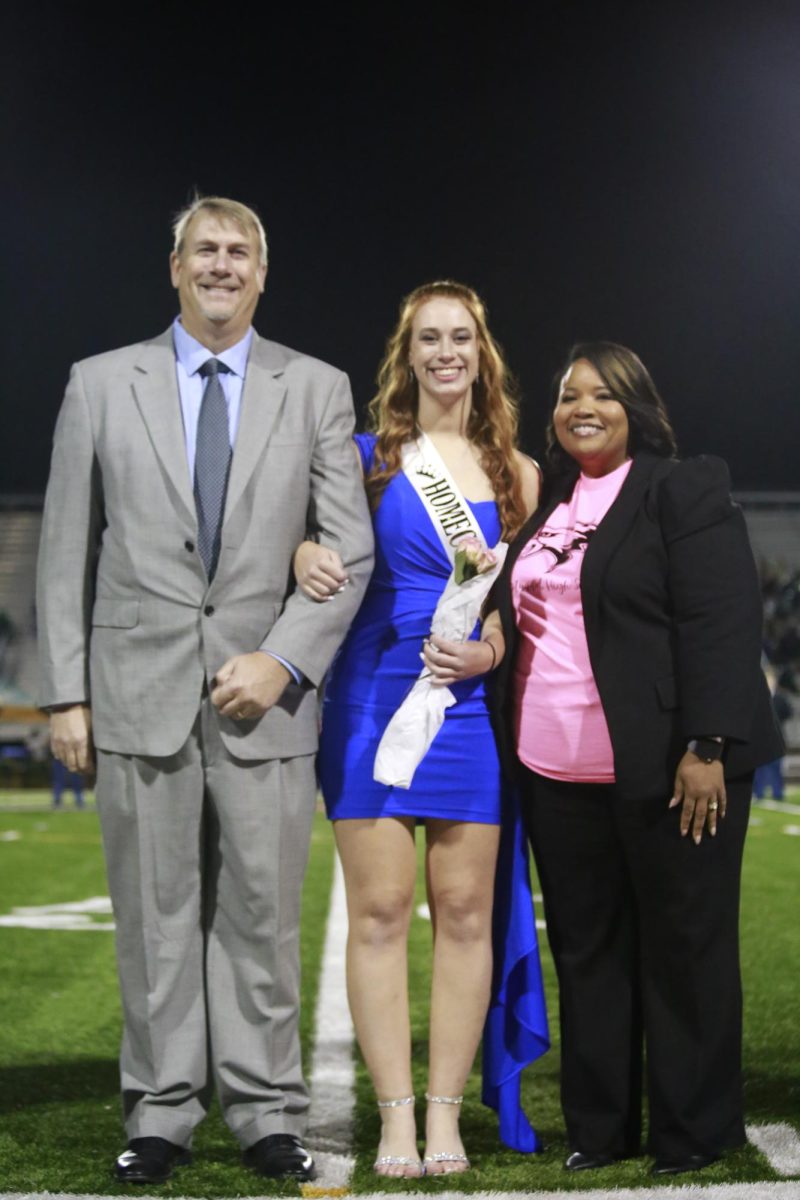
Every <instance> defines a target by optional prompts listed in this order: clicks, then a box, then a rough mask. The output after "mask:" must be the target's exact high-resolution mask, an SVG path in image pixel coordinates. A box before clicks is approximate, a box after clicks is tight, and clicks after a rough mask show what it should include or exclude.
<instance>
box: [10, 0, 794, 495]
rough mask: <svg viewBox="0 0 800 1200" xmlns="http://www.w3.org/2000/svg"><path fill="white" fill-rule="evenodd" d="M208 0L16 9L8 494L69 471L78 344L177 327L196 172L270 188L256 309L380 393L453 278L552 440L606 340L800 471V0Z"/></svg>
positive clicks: (681, 396) (741, 472)
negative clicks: (558, 411) (266, 267)
mask: <svg viewBox="0 0 800 1200" xmlns="http://www.w3.org/2000/svg"><path fill="white" fill-rule="evenodd" d="M203 11H204V10H202V9H201V8H200V7H198V6H194V5H170V4H166V5H159V6H156V5H149V4H139V5H137V6H128V7H127V8H124V7H121V6H120V7H113V6H107V7H106V8H101V7H100V6H97V5H86V4H80V3H78V4H63V3H58V4H56V3H46V2H41V3H36V2H34V3H29V4H28V5H27V6H24V7H23V6H15V9H14V13H13V15H12V16H11V17H6V19H5V26H6V29H5V45H6V49H5V51H4V55H5V58H6V63H5V66H4V68H3V79H4V83H5V85H6V89H7V98H6V104H5V106H4V107H5V110H6V117H5V126H4V131H3V147H2V149H3V161H4V164H5V165H6V167H7V168H9V167H10V168H11V170H10V171H9V172H8V173H7V176H6V177H7V184H6V189H5V196H4V198H5V201H6V205H5V208H6V221H5V223H4V225H5V234H6V238H5V244H6V250H5V258H6V263H7V268H6V271H5V296H6V299H5V305H4V311H5V319H4V321H3V325H2V328H3V331H4V335H5V336H4V338H3V358H4V362H5V364H6V366H7V367H8V366H9V364H10V370H6V372H5V375H6V379H5V383H4V388H5V389H7V391H6V395H5V397H4V409H5V410H6V415H5V416H4V428H5V430H6V441H5V453H4V455H3V469H4V479H3V482H2V483H1V484H0V491H2V492H15V491H16V492H21V491H25V492H29V491H39V490H41V489H42V488H43V486H44V483H45V479H46V473H47V463H48V458H49V449H50V434H51V430H52V425H53V421H54V419H55V414H56V411H57V408H58V405H59V403H60V399H61V395H62V393H63V388H64V383H65V381H66V375H67V371H68V368H69V364H70V362H71V361H73V360H74V359H77V358H81V357H85V356H86V355H89V354H93V353H95V352H98V351H101V350H107V349H110V348H112V347H114V346H119V345H124V344H126V343H128V342H133V341H138V340H140V339H142V338H146V337H149V336H151V335H153V334H155V333H157V332H159V331H160V330H161V329H162V328H164V327H165V326H166V325H167V324H168V322H169V321H170V320H171V318H172V316H173V314H174V311H175V303H174V295H173V293H172V290H171V288H170V286H169V279H168V274H167V257H168V253H169V249H170V235H169V219H170V216H171V214H172V213H173V212H174V211H175V209H177V208H179V207H180V206H181V205H182V203H183V202H184V201H185V200H186V199H187V198H188V195H189V193H190V192H191V190H192V189H193V187H194V186H198V187H199V188H200V189H201V190H202V191H204V192H215V191H216V192H221V193H223V194H227V195H232V196H235V197H236V198H238V199H241V200H244V201H246V202H249V203H252V204H253V205H254V206H255V207H256V208H257V209H258V210H259V211H260V213H261V215H262V216H263V218H264V221H265V224H266V226H267V232H268V235H269V237H270V245H271V265H270V274H269V278H268V280H267V293H266V296H265V298H264V300H263V301H262V304H261V307H260V309H259V312H258V314H257V317H256V324H257V327H258V328H259V330H260V331H261V332H262V333H264V334H266V335H267V336H270V337H273V338H275V339H276V340H278V341H283V342H286V343H288V344H289V345H293V346H296V347H297V348H299V349H301V350H304V351H306V352H308V353H311V354H316V355H318V356H319V357H321V358H325V359H328V360H329V361H332V362H334V363H336V364H337V365H338V366H341V367H343V368H344V369H345V370H347V371H349V373H350V375H351V378H352V381H353V390H354V395H355V398H356V401H357V404H358V405H359V406H363V405H364V404H365V403H366V401H367V400H368V399H369V397H370V395H371V388H372V379H373V377H374V373H375V369H376V366H377V363H378V360H379V358H380V355H381V352H382V349H383V344H384V341H385V338H386V336H387V334H388V332H389V330H390V328H391V326H392V324H393V322H394V319H395V314H396V310H397V305H398V302H399V300H400V297H401V296H402V295H403V294H404V293H405V292H407V291H408V290H410V289H411V288H412V287H414V286H416V285H417V284H419V283H421V282H423V281H425V280H426V279H430V278H437V277H439V278H440V277H442V276H451V277H455V278H457V279H461V280H464V281H465V282H468V283H471V284H473V285H474V286H475V287H477V288H478V290H479V291H480V292H481V293H482V294H483V295H484V297H485V299H486V300H487V302H488V304H489V308H490V314H491V321H492V327H493V330H494V332H495V334H496V336H497V337H498V338H499V340H500V341H501V342H502V344H503V345H504V346H505V349H506V351H507V355H508V358H509V361H510V363H511V365H512V367H513V369H514V370H515V372H516V373H517V376H518V378H519V380H520V383H521V389H522V395H523V413H524V441H525V444H526V447H527V448H528V449H530V450H531V451H532V452H534V453H537V452H539V451H540V450H541V431H542V429H543V426H544V421H545V415H546V411H547V404H548V396H549V381H550V378H551V376H552V373H553V371H554V370H555V368H556V367H557V366H558V364H559V362H560V360H561V359H562V357H563V355H564V353H565V351H566V350H567V348H568V346H569V344H570V343H571V342H572V341H573V340H575V339H577V338H586V337H607V338H611V339H614V340H616V341H621V342H624V343H626V344H628V345H630V346H632V347H633V348H634V349H635V350H637V351H638V352H639V353H640V355H641V356H642V358H643V359H644V361H645V362H646V363H647V365H648V366H649V367H650V369H651V371H652V373H653V375H654V376H655V379H656V382H657V383H658V385H659V386H660V388H661V391H662V393H663V394H664V396H665V399H666V400H667V403H668V406H669V409H670V412H671V415H672V417H673V421H674V424H675V426H676V430H677V433H678V438H679V442H680V445H681V449H682V452H683V453H684V454H691V453H699V452H703V451H708V452H714V453H719V454H722V455H723V456H724V457H725V458H727V459H728V461H729V462H730V464H731V467H732V471H733V477H734V484H735V486H736V487H738V488H740V489H741V488H756V487H762V488H773V489H774V488H797V487H798V486H800V473H799V472H798V470H797V467H796V460H797V454H798V448H799V447H800V405H798V403H797V401H796V397H795V392H796V390H797V383H798V377H800V350H799V349H798V347H799V346H800V319H799V318H800V301H799V300H798V285H797V280H798V267H800V67H798V64H800V9H798V6H797V5H796V4H785V5H779V4H771V3H769V0H767V2H766V3H761V4H758V5H756V4H750V5H748V6H747V8H742V9H738V8H737V7H736V6H735V5H733V4H702V3H700V4H696V5H694V6H691V5H689V4H651V3H646V2H640V3H638V4H635V5H634V4H630V5H627V4H626V5H604V4H594V5H586V4H576V3H560V4H516V5H503V4H500V5H496V6H495V7H494V8H489V7H488V6H483V7H481V9H479V10H476V13H475V15H469V13H468V10H467V9H466V7H464V6H455V5H449V4H448V5H444V4H441V5H436V4H431V5H428V6H427V7H426V6H421V5H406V6H403V5H393V6H391V7H390V8H387V9H385V10H383V9H381V10H378V9H377V8H376V9H374V10H372V11H371V10H369V9H362V8H361V7H359V8H356V7H355V6H354V7H352V8H348V6H346V5H345V6H343V7H339V8H337V9H336V10H335V12H334V11H331V12H328V13H327V15H325V16H320V15H318V14H317V13H316V11H315V10H312V9H311V8H310V7H308V6H306V5H303V4H295V5H293V6H288V5H287V6H286V11H285V12H283V14H282V15H281V10H280V9H279V8H277V7H275V6H274V7H272V8H270V7H269V6H268V5H265V6H263V8H261V9H259V10H257V11H258V12H260V13H261V14H262V23H261V24H256V23H255V21H256V18H255V17H251V16H248V15H247V11H246V10H245V9H236V8H235V7H234V6H229V7H228V8H227V9H226V8H225V7H223V6H217V7H216V9H215V10H213V11H212V12H211V13H210V14H209V15H208V16H207V17H206V16H203V15H202V14H203ZM103 14H111V16H106V18H105V22H108V23H104V21H103ZM112 18H113V20H114V22H115V24H114V25H113V27H112V25H111V24H110V21H111V19H112ZM264 22H265V23H264ZM143 28H147V29H148V31H149V32H148V34H147V35H146V36H145V35H143V33H142V29H143ZM9 431H10V432H9Z"/></svg>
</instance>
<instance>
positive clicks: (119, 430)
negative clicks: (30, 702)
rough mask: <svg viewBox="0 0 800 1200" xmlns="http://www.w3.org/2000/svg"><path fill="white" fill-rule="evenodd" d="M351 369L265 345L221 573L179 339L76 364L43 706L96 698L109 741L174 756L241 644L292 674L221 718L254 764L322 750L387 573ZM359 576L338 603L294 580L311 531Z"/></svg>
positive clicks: (43, 602)
mask: <svg viewBox="0 0 800 1200" xmlns="http://www.w3.org/2000/svg"><path fill="white" fill-rule="evenodd" d="M352 430H353V411H352V401H351V398H350V388H349V384H348V381H347V377H346V376H345V375H343V374H342V373H341V372H340V371H337V370H336V369H335V368H333V367H330V366H328V365H327V364H325V363H322V362H319V361H318V360H316V359H313V358H309V357H308V356H306V355H302V354H298V353H296V352H295V351H293V350H289V349H287V348H286V347H285V346H280V345H278V344H277V343H275V342H269V341H265V340H264V339H262V338H259V337H258V336H257V335H256V336H255V337H254V339H253V343H252V347H251V351H250V358H249V361H248V366H247V375H246V379H245V385H244V391H243V395H242V408H241V414H240V420H239V429H238V432H237V437H236V445H235V447H234V453H233V461H232V464H231V472H230V479H229V484H228V493H227V499H226V504H225V516H224V520H223V527H222V539H221V541H222V545H221V551H220V558H219V564H218V567H217V572H216V575H215V576H214V579H213V581H212V583H211V585H210V586H209V585H208V582H207V579H206V575H205V572H204V569H203V565H202V562H201V560H200V557H199V554H198V552H197V550H196V542H197V518H196V513H195V503H194V497H193V494H192V481H191V480H190V478H189V469H188V464H187V459H186V449H185V442H184V434H183V426H182V421H181V410H180V402H179V396H178V386H177V379H176V370H175V355H174V350H173V344H172V333H171V330H168V331H167V332H166V333H164V334H162V335H161V336H160V337H158V338H156V339H155V340H154V341H151V342H145V343H141V344H139V345H135V346H128V347H125V348H124V349H121V350H115V351H112V352H111V353H108V354H102V355H98V356H97V357H95V358H90V359H87V360H85V361H84V362H81V363H78V364H77V365H76V366H74V367H73V369H72V373H71V376H70V381H69V384H68V387H67V392H66V396H65V399H64V404H63V406H62V409H61V413H60V415H59V419H58V423H57V426H56V432H55V442H54V450H53V461H52V469H51V475H50V483H49V486H48V491H47V499H46V502H45V513H44V523H43V530H42V540H41V549H40V556H39V577H38V594H37V606H38V620H39V646H40V669H41V694H40V698H39V701H40V703H41V704H42V705H43V706H50V705H55V704H63V703H73V702H79V701H85V702H88V703H91V706H92V718H93V731H94V739H95V743H96V745H97V746H98V747H99V748H101V749H105V750H113V751H116V752H118V753H123V754H139V755H167V754H172V753H174V752H175V751H177V750H178V749H179V748H180V747H181V746H182V745H183V743H184V741H185V740H186V738H187V737H188V734H189V731H190V729H191V727H192V724H193V722H194V719H195V716H196V714H197V709H198V705H199V702H200V697H201V693H202V690H203V681H204V679H205V680H206V681H207V682H208V684H209V685H210V683H211V680H212V679H213V677H214V673H215V671H216V670H217V669H218V668H219V667H220V666H221V665H222V664H223V663H224V662H225V660H226V659H228V658H229V657H230V656H231V655H233V654H241V653H246V652H249V651H252V650H256V649H259V648H260V649H264V650H271V651H274V652H275V653H276V654H278V655H280V656H281V657H283V658H285V659H286V660H288V661H289V662H291V663H293V664H294V665H295V666H296V667H297V668H299V670H300V671H302V672H303V674H304V676H305V677H306V684H305V685H303V686H301V685H297V684H294V683H292V684H290V685H289V687H288V688H287V690H286V692H285V693H284V695H283V697H282V699H281V701H280V703H279V704H278V705H276V706H275V708H273V709H272V710H270V711H269V712H268V713H267V714H266V715H265V716H264V717H263V718H262V719H261V720H259V721H245V722H241V721H232V720H228V719H225V718H221V721H220V723H221V727H222V737H223V740H224V742H225V744H226V746H227V748H228V750H229V751H230V752H231V753H233V754H235V755H236V756H238V757H240V758H245V759H268V758H278V757H279V758H288V757H292V756H294V755H299V754H309V753H313V752H314V750H315V749H316V744H317V715H316V696H315V693H314V690H313V685H316V684H318V683H319V682H320V681H321V680H322V678H323V676H324V674H325V671H326V670H327V667H328V665H329V663H330V660H331V658H332V657H333V654H334V653H335V651H336V649H337V647H338V645H339V643H340V642H341V640H342V638H343V637H344V635H345V633H346V631H347V628H348V626H349V624H350V621H351V620H352V618H353V616H354V615H355V612H356V610H357V608H358V605H359V603H360V601H361V597H362V595H363V591H364V588H365V586H366V583H367V580H368V578H369V574H370V571H371V569H372V528H371V523H370V518H369V514H368V511H367V506H366V502H365V498H364V489H363V484H362V481H361V479H360V476H359V471H358V466H357V463H356V459H355V456H354V453H353V447H352V443H351V436H352ZM309 529H310V530H316V531H319V534H320V540H321V541H323V542H325V543H326V544H329V545H331V546H334V547H335V548H336V549H338V551H339V553H340V554H341V556H342V559H343V560H344V562H345V565H346V567H347V570H348V572H349V575H350V580H351V583H350V585H349V586H348V588H347V589H346V590H345V591H344V592H343V593H342V594H341V595H339V596H337V597H336V599H335V600H334V601H332V602H330V603H327V604H316V603H314V602H313V601H311V600H308V599H307V598H306V597H305V596H303V594H302V593H301V592H300V591H299V590H297V589H296V588H295V585H294V580H293V577H292V555H293V553H294V550H295V549H296V547H297V545H298V544H299V543H300V542H301V541H302V540H303V538H304V537H305V536H306V532H307V530H309Z"/></svg>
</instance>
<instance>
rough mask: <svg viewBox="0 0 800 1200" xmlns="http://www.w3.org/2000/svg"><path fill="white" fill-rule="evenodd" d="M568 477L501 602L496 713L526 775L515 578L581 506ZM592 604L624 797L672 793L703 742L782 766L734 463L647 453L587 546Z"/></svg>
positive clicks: (587, 601) (732, 761)
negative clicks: (545, 530) (565, 516)
mask: <svg viewBox="0 0 800 1200" xmlns="http://www.w3.org/2000/svg"><path fill="white" fill-rule="evenodd" d="M573 486H574V484H573V481H571V480H570V481H566V482H565V483H564V484H562V485H561V487H556V488H555V490H554V492H553V494H552V495H551V496H550V497H549V499H548V500H547V501H546V502H545V503H544V504H543V505H542V506H541V507H540V508H539V509H537V511H536V512H535V513H534V514H533V516H532V517H531V518H530V519H529V521H528V522H527V523H526V525H525V526H524V527H523V529H522V530H521V532H520V533H519V535H518V536H517V537H516V539H515V540H514V542H513V543H512V545H511V547H510V549H509V553H508V556H507V559H506V563H505V566H504V569H503V573H502V575H501V576H500V579H499V581H498V584H497V585H496V591H495V597H496V601H497V606H498V608H499V611H500V616H501V619H502V623H503V633H504V635H505V639H506V654H505V657H504V659H503V662H502V663H501V664H500V666H499V668H498V670H497V671H496V672H495V676H494V680H493V687H492V704H493V713H494V720H495V732H496V734H497V738H498V743H499V746H500V752H501V757H502V758H503V761H504V764H505V766H506V769H507V770H508V771H509V772H510V773H511V775H512V777H513V775H514V773H515V772H516V767H517V758H516V754H515V745H516V740H515V735H514V728H513V718H514V714H513V712H512V708H513V692H512V688H511V676H512V666H513V662H514V658H515V653H516V646H517V636H518V635H517V629H516V624H515V621H514V612H513V608H512V604H511V589H510V583H509V581H510V579H511V572H512V570H513V567H514V563H515V562H516V560H517V558H518V556H519V554H520V551H521V550H522V549H523V547H524V546H525V545H526V544H527V543H528V541H529V540H530V538H531V536H532V535H533V534H534V533H535V531H536V530H537V529H539V527H540V526H541V525H542V524H543V523H544V521H545V520H546V519H547V517H548V516H549V515H550V513H551V512H552V511H553V510H554V509H555V507H556V506H557V505H558V504H559V503H560V502H561V501H562V500H565V499H567V498H568V496H569V495H570V493H571V491H572V487H573ZM581 594H582V600H583V616H584V622H585V626H586V639H587V642H588V645H589V657H590V660H591V664H592V671H593V673H594V678H595V681H596V683H597V688H598V691H599V693H600V699H601V702H602V705H603V711H604V713H605V717H606V721H607V722H608V729H609V734H610V737H611V745H612V748H613V752H614V770H615V774H616V780H617V786H618V788H619V790H620V792H621V794H622V795H624V796H626V797H628V798H631V799H635V798H646V797H650V796H658V795H671V794H672V786H673V782H674V776H675V768H676V767H677V764H678V761H679V760H680V758H681V756H682V755H683V753H684V752H685V750H686V743H687V741H688V740H689V738H691V737H697V736H702V735H703V734H712V735H713V734H717V735H724V736H725V738H726V739H728V746H727V749H726V752H725V758H724V762H725V773H726V775H727V776H728V777H729V778H735V777H737V776H739V775H742V774H744V773H746V772H748V771H750V770H752V769H753V768H754V767H755V766H757V765H758V764H760V763H763V762H769V761H770V760H771V759H774V758H777V757H779V756H780V755H781V754H782V753H783V752H784V747H783V740H782V738H781V735H780V731H779V729H778V727H777V725H776V723H775V719H774V716H773V712H772V704H771V702H770V697H769V691H768V689H767V685H766V681H765V679H764V676H763V673H762V671H761V666H760V662H761V621H762V614H761V593H760V589H759V584H758V578H757V575H756V569H755V563H754V561H753V555H752V552H751V550H750V544H749V542H748V538H747V530H746V528H745V524H744V518H743V516H742V512H741V509H740V508H739V507H738V505H736V504H734V503H733V501H732V500H731V498H730V478H729V475H728V468H727V466H726V465H725V463H724V462H723V461H722V459H719V458H707V457H701V458H696V459H688V460H686V461H684V462H677V461H675V460H674V459H664V458H658V457H657V456H655V455H652V454H639V455H636V457H635V458H634V460H633V464H632V466H631V469H630V471H629V473H628V475H627V477H626V479H625V482H624V483H623V485H622V488H621V490H620V493H619V495H618V496H617V498H616V500H615V501H614V503H613V504H612V506H611V508H610V509H609V511H608V513H607V514H606V516H605V517H604V519H603V520H602V521H601V523H600V525H599V526H598V528H597V531H596V532H595V534H594V535H593V537H592V539H591V541H590V542H589V545H588V547H587V549H586V553H585V557H584V562H583V567H582V570H581Z"/></svg>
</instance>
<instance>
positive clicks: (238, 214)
mask: <svg viewBox="0 0 800 1200" xmlns="http://www.w3.org/2000/svg"><path fill="white" fill-rule="evenodd" d="M200 212H207V213H210V214H211V216H213V217H217V218H218V219H219V220H221V221H233V223H234V224H235V225H238V226H239V228H240V229H241V230H242V232H243V233H252V234H255V238H256V241H257V242H258V247H259V252H260V257H261V263H262V265H263V266H265V267H266V265H267V235H266V232H265V230H264V226H263V225H262V224H261V219H260V217H259V215H258V213H257V212H255V211H254V210H253V209H252V208H248V207H247V205H246V204H242V203H240V201H238V200H228V199H227V197H225V196H195V198H194V200H192V202H191V204H187V205H186V207H185V208H184V209H181V211H180V212H179V213H178V214H177V216H176V217H175V220H174V221H173V223H172V233H173V236H174V250H175V253H176V254H177V256H178V258H180V256H181V254H182V253H183V246H184V242H185V241H186V230H187V229H188V228H189V225H190V223H191V222H192V220H193V219H194V218H195V217H196V216H197V214H198V213H200Z"/></svg>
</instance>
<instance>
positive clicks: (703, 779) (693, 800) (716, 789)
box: [669, 750, 727, 845]
mask: <svg viewBox="0 0 800 1200" xmlns="http://www.w3.org/2000/svg"><path fill="white" fill-rule="evenodd" d="M679 804H680V805H681V834H682V836H683V837H685V836H686V835H687V833H689V831H690V830H691V833H692V840H693V841H694V842H695V844H696V845H699V844H700V841H701V839H702V836H703V829H704V827H705V826H706V824H707V825H708V832H709V833H710V834H711V836H712V837H714V836H715V835H716V832H717V816H718V815H719V816H720V817H724V816H725V806H726V804H727V797H726V795H725V778H724V776H723V773H722V763H721V762H712V763H707V762H704V761H703V759H702V758H698V756H697V755H696V754H693V753H692V751H691V750H687V751H686V753H685V754H684V756H683V758H682V759H681V761H680V762H679V763H678V769H677V771H676V772H675V794H674V795H673V797H672V799H671V800H670V802H669V806H670V808H675V807H677V805H679Z"/></svg>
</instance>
